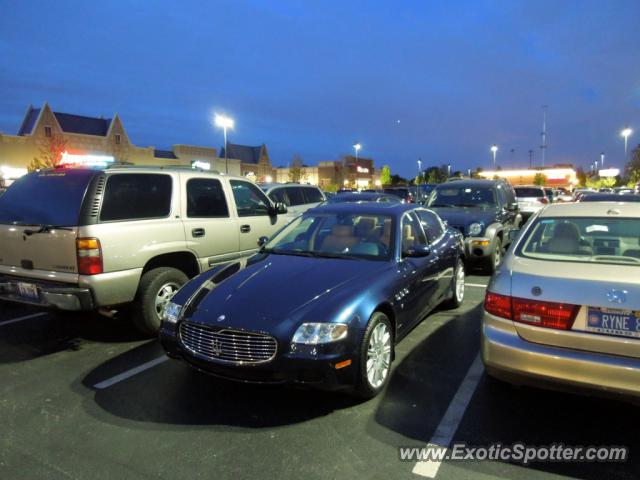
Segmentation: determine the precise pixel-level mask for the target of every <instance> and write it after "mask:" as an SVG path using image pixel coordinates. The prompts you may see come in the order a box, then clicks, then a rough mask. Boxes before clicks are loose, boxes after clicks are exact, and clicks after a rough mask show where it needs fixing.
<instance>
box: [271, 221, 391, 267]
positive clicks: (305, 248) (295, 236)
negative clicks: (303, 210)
mask: <svg viewBox="0 0 640 480" xmlns="http://www.w3.org/2000/svg"><path fill="white" fill-rule="evenodd" d="M392 227H393V221H392V218H391V217H390V216H385V215H355V214H332V213H326V214H316V215H304V216H302V217H299V218H297V219H295V220H294V221H292V222H291V223H290V224H289V225H287V226H286V227H285V228H284V229H282V230H281V231H280V232H279V233H278V234H276V235H275V236H274V237H273V238H272V239H271V241H270V242H269V243H267V244H266V245H265V247H264V251H266V252H269V253H274V254H280V255H298V256H309V257H326V258H361V259H370V260H388V259H389V258H390V252H391V247H392V238H393V235H391V232H392Z"/></svg>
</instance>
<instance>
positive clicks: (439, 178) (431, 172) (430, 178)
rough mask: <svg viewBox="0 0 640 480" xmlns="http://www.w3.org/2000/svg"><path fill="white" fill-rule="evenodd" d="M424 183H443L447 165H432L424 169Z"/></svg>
mask: <svg viewBox="0 0 640 480" xmlns="http://www.w3.org/2000/svg"><path fill="white" fill-rule="evenodd" d="M424 178H425V182H424V183H444V182H446V181H447V167H446V165H443V166H441V167H436V166H432V167H429V168H427V169H426V170H425V171H424Z"/></svg>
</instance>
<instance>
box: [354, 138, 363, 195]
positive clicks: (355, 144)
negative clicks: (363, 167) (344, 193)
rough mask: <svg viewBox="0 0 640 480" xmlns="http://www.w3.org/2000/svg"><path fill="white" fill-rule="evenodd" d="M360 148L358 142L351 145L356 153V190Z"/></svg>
mask: <svg viewBox="0 0 640 480" xmlns="http://www.w3.org/2000/svg"><path fill="white" fill-rule="evenodd" d="M361 148H362V145H360V144H359V143H358V142H356V143H354V144H353V149H354V150H355V152H356V189H357V188H358V152H359V151H360V149H361Z"/></svg>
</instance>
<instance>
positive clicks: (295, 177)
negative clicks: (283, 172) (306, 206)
mask: <svg viewBox="0 0 640 480" xmlns="http://www.w3.org/2000/svg"><path fill="white" fill-rule="evenodd" d="M303 165H304V164H303V163H302V157H301V156H300V155H298V154H297V153H296V154H295V155H294V156H293V160H291V167H289V181H290V182H293V183H301V182H304V181H305V179H306V175H305V174H304V170H303Z"/></svg>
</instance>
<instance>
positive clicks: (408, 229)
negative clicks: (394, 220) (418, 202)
mask: <svg viewBox="0 0 640 480" xmlns="http://www.w3.org/2000/svg"><path fill="white" fill-rule="evenodd" d="M415 244H416V236H415V235H414V231H413V225H404V226H403V227H402V250H403V251H405V250H408V249H410V248H411V247H414V246H415Z"/></svg>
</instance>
